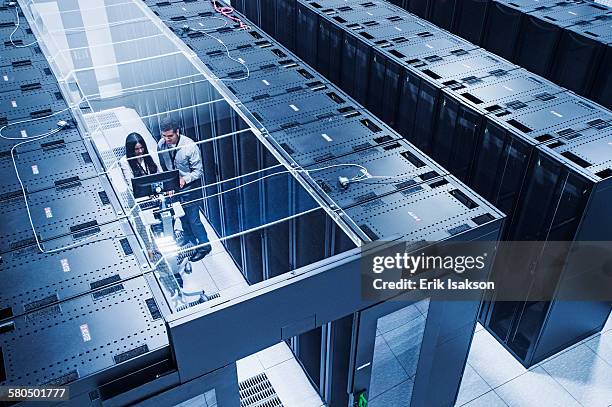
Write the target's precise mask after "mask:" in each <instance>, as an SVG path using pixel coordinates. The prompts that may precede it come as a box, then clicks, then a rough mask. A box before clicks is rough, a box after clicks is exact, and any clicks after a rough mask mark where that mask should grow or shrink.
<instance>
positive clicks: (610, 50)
mask: <svg viewBox="0 0 612 407" xmlns="http://www.w3.org/2000/svg"><path fill="white" fill-rule="evenodd" d="M610 70H612V42H609V43H608V44H606V50H605V53H604V55H603V57H602V59H601V63H600V64H599V70H598V71H597V75H596V76H595V81H594V82H593V86H592V89H591V93H590V95H589V96H590V98H591V99H593V100H594V101H596V102H597V103H600V104H602V105H603V106H606V107H607V108H609V109H610V108H612V96H611V95H612V78H611V77H610V75H609V72H610Z"/></svg>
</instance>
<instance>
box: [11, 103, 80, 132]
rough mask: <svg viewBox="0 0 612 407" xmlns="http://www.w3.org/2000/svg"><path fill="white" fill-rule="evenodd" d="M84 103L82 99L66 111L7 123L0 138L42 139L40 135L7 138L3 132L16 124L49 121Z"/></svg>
mask: <svg viewBox="0 0 612 407" xmlns="http://www.w3.org/2000/svg"><path fill="white" fill-rule="evenodd" d="M82 101H83V99H81V100H80V101H79V102H78V103H77V104H74V105H70V106H68V107H67V108H65V109H62V110H58V111H57V112H54V113H51V114H49V115H47V116H42V117H36V118H34V119H26V120H18V121H16V122H12V123H7V124H5V125H4V126H2V127H0V138H3V139H5V140H28V139H33V138H37V137H40V136H41V135H40V134H39V135H37V136H27V137H6V136H3V135H2V130H4V129H6V128H7V127H9V126H14V125H16V124H22V123H29V122H33V121H36V120H43V119H48V118H49V117H53V116H57V115H58V114H60V113H64V112H65V111H67V110H70V109H72V108H73V107H77V106H79V105H80V104H81V102H82Z"/></svg>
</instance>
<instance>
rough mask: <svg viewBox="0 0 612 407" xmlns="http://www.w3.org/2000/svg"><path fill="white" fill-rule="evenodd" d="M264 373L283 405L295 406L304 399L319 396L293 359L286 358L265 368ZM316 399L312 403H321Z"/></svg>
mask: <svg viewBox="0 0 612 407" xmlns="http://www.w3.org/2000/svg"><path fill="white" fill-rule="evenodd" d="M266 375H267V376H268V379H270V383H271V384H272V387H274V390H276V393H277V394H278V397H279V398H280V399H281V401H282V402H283V405H285V406H297V405H299V404H300V403H301V402H303V401H304V400H312V399H316V398H318V397H319V396H318V393H317V392H316V391H315V389H314V388H313V387H312V385H311V384H310V381H309V380H308V378H307V377H306V374H305V373H304V371H303V370H302V369H301V366H300V364H299V363H298V362H297V361H296V360H295V359H289V360H286V361H284V362H282V363H279V364H278V365H275V366H274V367H272V368H270V369H266ZM318 400H319V401H318V402H317V403H313V404H319V405H320V404H322V402H321V401H320V400H321V399H320V398H318Z"/></svg>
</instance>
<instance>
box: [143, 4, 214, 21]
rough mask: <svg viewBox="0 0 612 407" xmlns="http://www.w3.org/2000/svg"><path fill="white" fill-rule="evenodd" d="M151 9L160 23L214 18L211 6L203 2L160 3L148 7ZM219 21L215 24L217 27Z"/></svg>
mask: <svg viewBox="0 0 612 407" xmlns="http://www.w3.org/2000/svg"><path fill="white" fill-rule="evenodd" d="M150 7H151V9H152V10H153V12H154V13H155V14H157V15H158V16H159V17H160V18H161V19H162V21H164V22H168V21H167V20H169V21H184V20H194V21H197V17H212V16H214V13H213V8H212V5H211V4H209V3H208V2H204V1H176V2H167V1H162V2H158V3H155V4H152V5H150ZM217 23H219V21H218V20H217V21H216V22H215V24H216V25H217V26H218V25H219V24H217Z"/></svg>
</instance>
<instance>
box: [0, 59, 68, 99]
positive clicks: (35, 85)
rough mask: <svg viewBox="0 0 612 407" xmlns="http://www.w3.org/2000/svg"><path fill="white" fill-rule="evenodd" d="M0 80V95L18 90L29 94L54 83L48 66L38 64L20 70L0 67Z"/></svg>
mask: <svg viewBox="0 0 612 407" xmlns="http://www.w3.org/2000/svg"><path fill="white" fill-rule="evenodd" d="M0 79H1V80H0V93H3V92H10V91H18V90H20V91H23V92H29V91H34V90H37V89H41V88H42V86H43V85H48V84H51V83H56V80H55V77H54V76H53V73H52V72H51V69H49V67H48V65H47V64H40V63H35V64H33V65H31V66H28V67H25V68H22V69H13V67H12V66H5V67H0Z"/></svg>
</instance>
